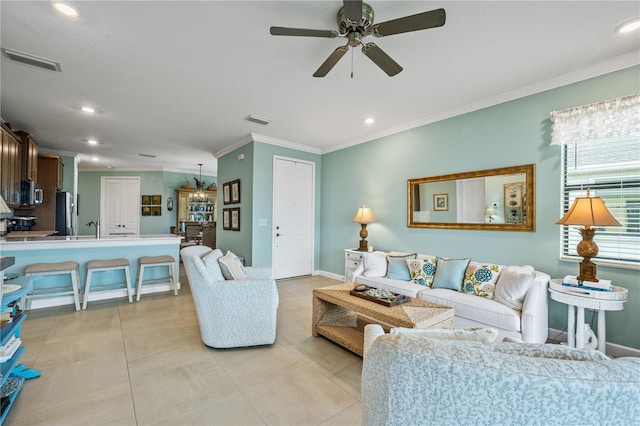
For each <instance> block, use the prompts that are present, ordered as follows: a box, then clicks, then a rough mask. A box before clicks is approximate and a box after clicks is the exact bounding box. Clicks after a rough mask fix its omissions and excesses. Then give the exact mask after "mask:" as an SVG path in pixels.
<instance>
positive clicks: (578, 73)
mask: <svg viewBox="0 0 640 426" xmlns="http://www.w3.org/2000/svg"><path fill="white" fill-rule="evenodd" d="M636 65H640V52H639V51H635V52H631V53H628V54H625V55H620V56H616V57H615V58H611V59H610V60H608V61H605V62H601V63H599V64H596V65H592V66H590V67H587V68H582V69H579V70H575V71H572V72H569V73H565V74H561V75H558V76H555V77H553V78H550V79H547V80H544V81H540V82H538V83H534V84H530V85H527V86H523V87H519V88H517V89H515V90H511V91H508V92H504V93H501V94H498V95H495V96H491V97H489V98H484V99H481V100H479V101H476V102H471V103H469V104H466V105H462V106H460V107H456V108H452V109H449V110H445V111H441V112H437V113H435V114H431V115H428V116H426V117H423V118H421V119H418V120H414V121H410V122H407V123H402V124H400V125H397V126H394V127H390V128H387V129H385V130H383V131H380V132H376V133H373V134H370V135H367V136H363V137H360V138H357V139H354V140H351V141H348V142H345V143H340V144H337V145H333V146H331V147H329V148H326V149H324V150H322V154H328V153H330V152H333V151H339V150H341V149H345V148H349V147H351V146H354V145H360V144H363V143H367V142H371V141H373V140H376V139H380V138H383V137H385V136H390V135H394V134H397V133H400V132H404V131H406V130H411V129H415V128H417V127H421V126H425V125H427V124H431V123H436V122H438V121H442V120H446V119H448V118H452V117H455V116H458V115H462V114H467V113H469V112H473V111H478V110H481V109H484V108H488V107H491V106H494V105H499V104H502V103H505V102H509V101H513V100H516V99H520V98H524V97H526V96H530V95H535V94H537V93H542V92H544V91H547V90H551V89H556V88H558V87H562V86H567V85H569V84H573V83H577V82H579V81H584V80H588V79H590V78H594V77H599V76H601V75H605V74H609V73H612V72H615V71H620V70H623V69H625V68H630V67H632V66H636Z"/></svg>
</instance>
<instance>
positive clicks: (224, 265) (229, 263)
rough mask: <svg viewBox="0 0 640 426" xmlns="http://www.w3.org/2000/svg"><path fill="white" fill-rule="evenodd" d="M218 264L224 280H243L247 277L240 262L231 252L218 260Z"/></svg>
mask: <svg viewBox="0 0 640 426" xmlns="http://www.w3.org/2000/svg"><path fill="white" fill-rule="evenodd" d="M218 264H219V265H220V270H221V271H222V275H224V278H225V279H226V280H243V279H245V278H246V277H247V275H246V273H245V271H244V266H242V262H241V261H240V259H239V258H238V256H236V255H235V254H233V253H232V252H231V251H227V254H225V255H224V256H222V257H221V258H220V259H218Z"/></svg>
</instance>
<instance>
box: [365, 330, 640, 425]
mask: <svg viewBox="0 0 640 426" xmlns="http://www.w3.org/2000/svg"><path fill="white" fill-rule="evenodd" d="M368 327H371V325H367V326H366V327H365V335H366V334H371V333H368V331H374V334H376V335H378V336H379V337H376V336H375V335H374V336H371V335H370V336H368V338H367V340H368V341H369V342H371V341H372V340H373V341H372V343H371V345H370V347H369V348H368V350H367V351H366V352H365V357H364V359H363V367H362V388H361V393H362V406H363V423H364V424H365V425H418V424H419V425H428V424H446V425H478V424H483V425H522V424H540V425H600V424H620V425H623V424H624V425H626V424H637V422H638V419H640V358H637V357H627V358H618V359H609V358H608V357H607V356H606V355H604V354H603V353H601V352H598V351H596V350H583V349H582V350H581V349H573V348H568V347H566V346H561V345H551V344H544V343H512V342H498V343H489V344H488V343H484V342H481V341H468V340H467V341H462V340H449V339H442V338H433V337H424V336H420V334H419V333H407V334H384V332H382V333H379V332H376V331H375V330H367V328H368ZM372 337H373V339H372Z"/></svg>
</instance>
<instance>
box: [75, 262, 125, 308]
mask: <svg viewBox="0 0 640 426" xmlns="http://www.w3.org/2000/svg"><path fill="white" fill-rule="evenodd" d="M120 270H121V271H123V272H124V282H121V283H111V284H100V285H99V286H97V287H99V288H100V289H101V290H100V291H105V288H106V289H107V290H113V289H117V288H120V287H122V286H123V285H124V286H125V288H124V290H126V292H127V296H128V297H129V303H131V302H133V287H131V275H130V272H129V261H128V260H127V259H111V260H91V261H89V262H87V281H86V284H85V286H84V301H83V302H82V309H87V302H88V301H89V292H90V291H91V280H92V279H93V274H94V272H107V271H120Z"/></svg>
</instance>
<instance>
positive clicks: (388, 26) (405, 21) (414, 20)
mask: <svg viewBox="0 0 640 426" xmlns="http://www.w3.org/2000/svg"><path fill="white" fill-rule="evenodd" d="M446 19H447V15H446V13H445V11H444V9H435V10H430V11H429V12H423V13H418V14H416V15H410V16H405V17H403V18H398V19H392V20H391V21H386V22H381V23H379V24H376V25H374V26H373V35H374V36H376V37H384V36H388V35H394V34H401V33H408V32H410V31H418V30H426V29H428V28H435V27H441V26H443V25H444V23H445V21H446Z"/></svg>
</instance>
